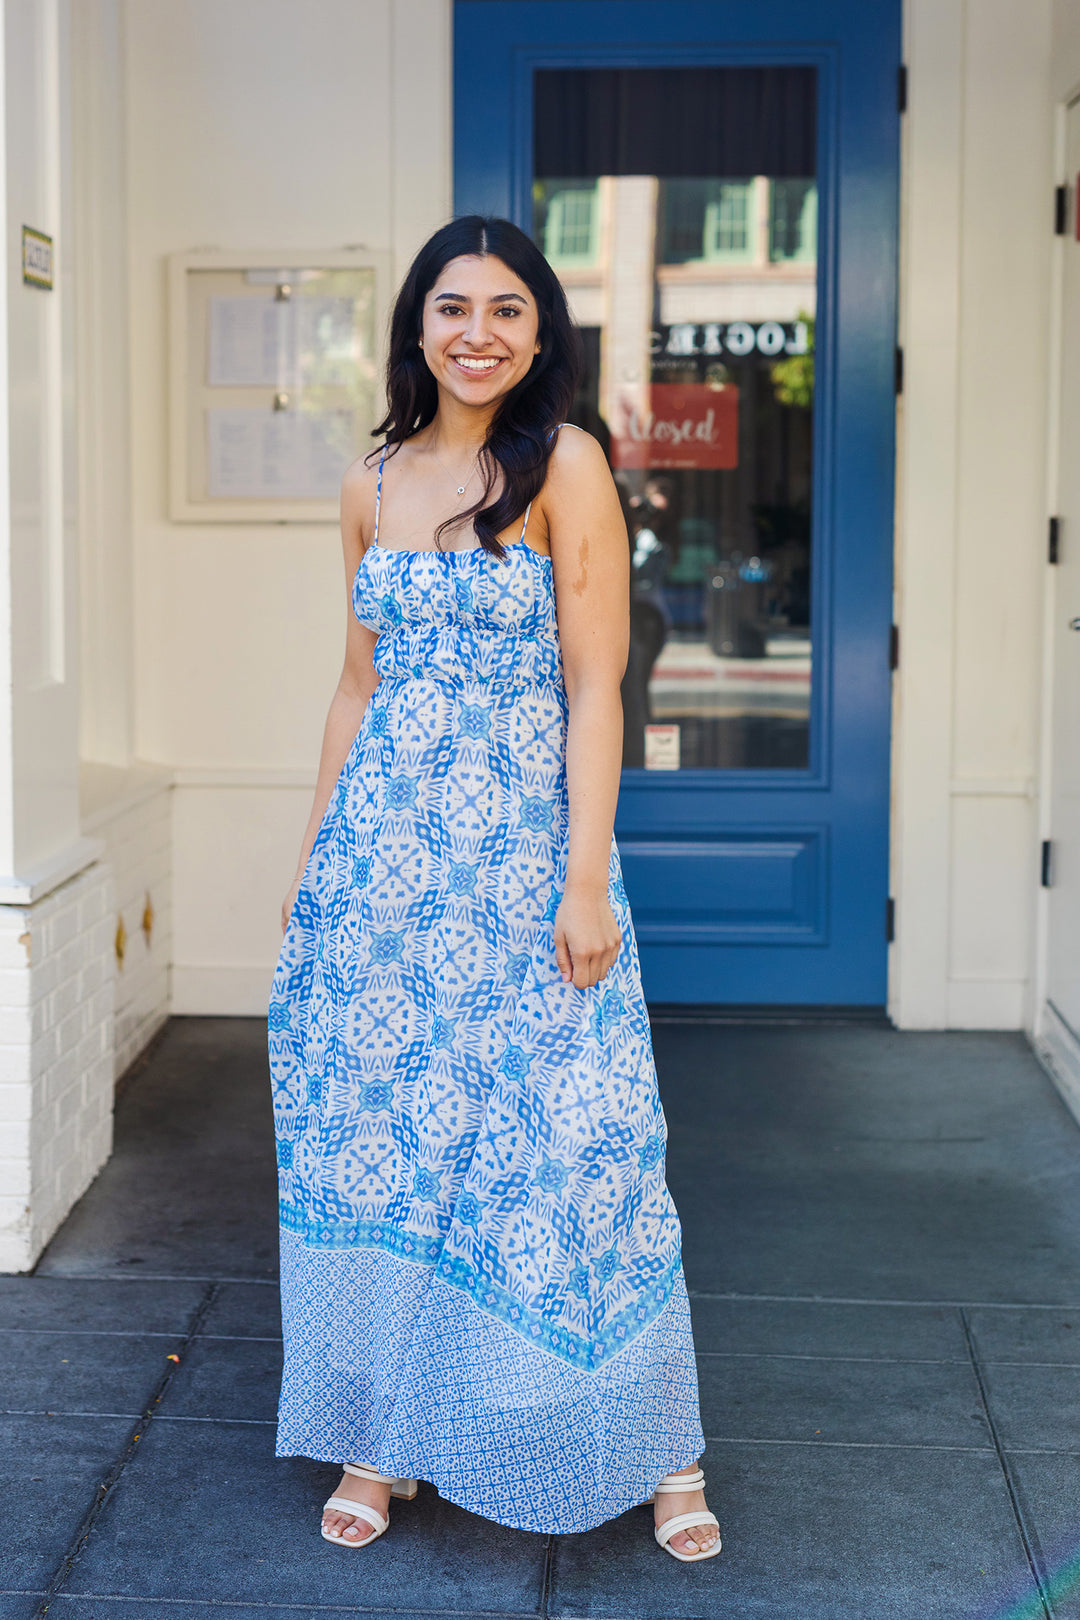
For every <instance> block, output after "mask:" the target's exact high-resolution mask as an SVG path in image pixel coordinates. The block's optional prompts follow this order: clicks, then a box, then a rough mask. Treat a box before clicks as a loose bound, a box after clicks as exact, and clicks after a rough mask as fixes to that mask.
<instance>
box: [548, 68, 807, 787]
mask: <svg viewBox="0 0 1080 1620" xmlns="http://www.w3.org/2000/svg"><path fill="white" fill-rule="evenodd" d="M714 71H715V73H716V74H718V75H720V78H719V79H718V80H716V81H715V83H714V84H713V86H712V88H714V89H715V88H716V85H717V84H720V83H721V81H722V84H723V86H726V87H727V95H728V102H729V103H730V106H731V111H732V116H731V118H730V119H729V120H728V124H729V125H730V131H731V132H730V133H728V134H725V133H724V130H723V129H721V130H720V132H719V134H717V135H716V137H715V139H714V141H713V147H714V151H713V155H712V158H711V159H710V158H709V154H708V152H706V153H704V155H703V153H702V151H701V150H700V146H701V143H700V142H699V143H698V147H697V148H694V149H693V150H691V148H690V146H689V145H688V144H687V140H682V139H680V138H679V136H678V132H676V134H675V135H674V136H673V134H672V131H671V128H669V127H668V128H665V120H669V121H670V120H671V119H673V118H675V117H676V115H677V108H678V103H679V100H680V81H679V75H678V72H677V71H674V70H663V72H662V73H658V74H656V75H650V73H649V71H648V70H628V71H627V72H626V73H623V74H611V73H605V74H598V73H594V72H592V71H591V70H582V71H581V73H579V74H574V73H570V72H560V73H557V74H556V73H551V74H545V73H541V74H538V76H537V80H538V83H537V125H538V130H539V135H538V142H537V163H536V173H537V178H536V181H535V184H534V192H533V204H534V213H533V229H534V233H535V236H536V239H537V241H538V242H540V244H541V246H542V247H543V249H544V252H545V254H546V255H547V257H548V259H549V260H550V262H551V263H552V265H553V266H554V267H555V269H556V270H557V271H558V273H559V275H560V277H561V279H562V280H563V283H564V285H565V287H566V289H567V293H568V296H569V298H570V302H571V306H572V308H573V310H574V313H575V316H576V318H577V320H578V323H579V325H580V326H581V327H582V330H583V335H584V338H585V343H586V352H587V355H588V360H589V366H588V376H587V378H586V384H585V388H584V391H583V394H582V397H581V399H580V400H579V402H578V409H577V411H576V420H577V421H579V422H580V423H581V425H582V426H584V427H588V428H589V429H590V430H591V431H593V432H594V433H596V434H597V436H598V437H599V438H600V439H601V441H602V442H603V443H604V444H605V447H606V448H607V451H608V455H609V459H610V461H611V465H612V468H613V471H614V473H615V478H616V482H617V484H618V486H619V489H620V494H621V497H622V501H623V508H624V512H625V515H626V519H627V527H628V534H629V540H630V546H631V562H632V579H633V595H632V604H631V643H632V645H631V653H630V661H629V666H628V669H627V674H626V678H625V680H624V683H623V700H624V710H625V745H624V763H625V764H627V765H646V766H651V767H655V768H657V769H671V768H675V767H678V768H682V769H685V768H687V767H694V766H706V767H708V766H712V767H774V768H775V767H787V768H804V767H805V766H806V764H807V762H808V752H809V710H810V691H811V669H812V658H811V630H810V624H811V601H810V546H811V507H812V478H811V467H812V406H813V387H814V373H813V365H814V361H813V352H814V315H815V310H816V276H817V187H816V183H815V178H814V173H813V116H812V111H813V109H812V98H813V92H814V85H813V75H812V74H810V73H808V72H807V70H768V71H766V70H760V69H744V70H735V69H725V70H714ZM685 72H686V73H687V74H688V75H690V76H691V77H692V79H693V81H694V82H693V84H692V85H690V84H689V81H688V83H687V87H686V88H687V93H688V95H689V96H690V99H691V100H693V98H694V97H695V96H696V97H698V99H699V100H700V99H701V98H702V97H703V96H704V95H706V93H707V92H708V91H709V89H710V85H709V84H708V83H706V82H705V79H703V75H702V73H701V71H700V70H685ZM785 74H786V75H787V77H786V78H785ZM740 75H745V76H749V77H747V78H740ZM705 77H706V78H707V75H706V76H705ZM545 80H547V81H551V82H550V83H548V84H547V85H545V82H544V81H545ZM577 80H585V81H589V80H595V81H600V80H602V81H603V83H602V84H600V86H599V90H597V87H596V85H595V84H594V86H593V89H594V91H596V93H597V94H599V93H600V92H601V91H602V92H603V94H604V95H607V97H608V100H609V102H610V104H611V106H612V107H615V108H617V106H618V105H620V104H622V105H624V106H626V107H628V108H632V109H633V111H634V113H635V122H634V123H633V124H631V123H629V122H628V123H627V124H626V128H627V130H628V131H629V132H630V133H628V135H627V144H628V147H630V148H632V150H628V151H627V152H626V153H624V154H623V155H622V158H621V157H620V152H619V150H618V142H616V143H615V145H614V146H613V145H612V137H611V134H610V129H609V127H608V126H605V125H604V124H603V122H602V120H601V119H600V117H599V113H600V112H602V111H603V107H602V106H600V107H595V106H593V105H592V103H590V102H589V101H588V98H587V87H585V88H583V87H582V85H581V84H580V83H577V82H574V81H577ZM647 80H652V81H655V82H651V83H649V84H647V83H646V81H647ZM751 80H752V81H753V82H752V83H751V82H750V81H751ZM624 81H630V82H629V85H627V83H625V82H624ZM661 81H662V82H661ZM545 95H546V97H547V102H546V103H545ZM785 96H789V98H790V97H794V98H795V102H796V103H797V105H794V104H792V103H791V102H790V99H789V101H788V102H787V103H785ZM583 98H584V99H583ZM702 105H703V106H704V102H703V103H702ZM740 106H741V107H742V108H743V109H744V116H741V117H739V118H736V116H735V114H736V113H738V112H739V107H740ZM581 108H585V109H587V110H588V111H589V112H590V114H591V117H590V118H586V117H585V116H584V114H583V113H581V115H580V116H575V110H577V111H578V112H579V113H580V109H581ZM747 108H748V109H749V111H746V109H747ZM785 109H786V110H785ZM560 115H561V116H560ZM650 115H651V117H652V120H653V126H654V128H653V134H654V137H655V138H654V139H653V141H652V147H653V148H654V149H655V150H654V151H653V154H652V155H653V156H654V158H655V159H656V161H655V162H654V165H653V168H654V170H655V172H640V170H639V171H638V172H629V163H630V160H633V161H634V162H636V163H640V162H641V161H642V158H643V157H644V156H646V155H648V152H649V146H650V141H649V128H648V127H646V128H645V129H644V130H643V128H642V121H644V123H645V125H646V126H648V124H649V117H650ZM755 118H756V120H757V123H756V126H755V124H754V119H755ZM778 118H781V119H786V122H785V124H784V130H783V131H781V136H782V138H779V139H778V138H777V136H776V132H775V129H774V125H775V122H776V120H777V119H778ZM616 122H617V120H616ZM682 122H683V124H684V125H685V124H686V123H687V120H686V119H685V117H684V118H683V120H682ZM579 126H580V129H579ZM725 127H726V126H725ZM755 128H756V134H755ZM545 130H547V131H548V132H549V133H548V134H546V135H545V133H544V132H545ZM748 130H749V133H748ZM575 131H578V133H577V134H575ZM706 144H707V143H706ZM601 147H602V148H603V150H602V151H601V150H600V148H601ZM590 155H591V156H592V157H593V159H594V160H595V159H596V158H598V157H603V158H604V159H605V160H606V161H607V162H609V163H610V166H611V167H612V168H614V169H621V170H622V171H623V172H605V173H595V172H594V173H591V174H590V173H588V172H587V171H586V167H585V165H586V160H588V159H589V157H590ZM766 156H767V157H768V158H769V161H770V164H771V167H770V168H768V169H766V168H765V167H764V165H761V166H760V167H759V166H756V165H754V164H753V163H752V162H746V160H747V159H751V160H752V159H753V158H755V157H766ZM729 157H735V158H736V159H742V160H743V161H744V162H746V167H745V169H742V170H741V171H739V170H735V169H734V166H733V165H732V166H731V168H730V169H728V163H727V159H728V158H729ZM623 158H625V160H626V161H625V162H624V161H623ZM691 160H692V161H691ZM708 161H712V162H713V163H714V167H713V169H712V172H704V173H703V172H701V171H702V168H703V167H707V162H708ZM679 168H682V170H683V172H677V170H678V169H679ZM725 169H728V172H725ZM545 170H546V172H545Z"/></svg>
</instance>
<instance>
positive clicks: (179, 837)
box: [123, 0, 1073, 1027]
mask: <svg viewBox="0 0 1080 1620" xmlns="http://www.w3.org/2000/svg"><path fill="white" fill-rule="evenodd" d="M1066 9H1067V8H1066ZM449 11H450V0H360V3H356V0H318V3H317V4H310V3H309V4H308V5H305V6H303V7H298V6H296V5H295V4H294V3H293V0H227V3H226V4H221V3H219V0H127V3H126V4H125V6H124V9H123V20H124V48H125V56H126V83H127V101H126V109H125V117H126V124H127V131H126V138H127V151H128V170H127V209H128V229H129V256H128V265H127V272H128V279H129V288H130V307H131V324H130V349H131V371H130V376H131V404H132V420H133V424H134V426H133V433H132V484H131V488H132V521H133V534H134V624H135V639H134V654H133V668H134V675H135V679H134V699H133V706H134V719H133V726H134V751H135V753H136V754H137V755H138V756H139V757H140V758H142V759H144V760H149V761H157V762H160V763H161V764H162V765H163V766H165V767H168V768H169V769H173V770H175V773H176V784H177V785H176V787H175V789H174V790H173V798H174V816H173V828H174V837H175V847H174V894H175V908H174V912H175V951H174V961H175V968H174V975H173V985H174V1007H175V1008H176V1010H178V1011H186V1012H248V1013H255V1014H258V1013H261V1012H262V1010H263V1007H264V1002H265V994H266V989H267V985H268V979H269V973H270V969H271V967H272V963H273V960H274V957H275V955H276V950H277V942H278V931H277V911H278V905H279V901H280V896H281V891H282V889H283V888H284V886H285V884H286V883H287V881H288V878H289V876H290V874H291V871H292V868H293V865H294V862H295V855H296V848H297V844H298V840H299V835H300V830H301V827H302V824H303V821H304V819H305V813H306V805H307V802H308V794H309V791H310V786H311V783H312V781H313V774H314V766H315V761H316V756H317V751H318V745H319V737H320V733H321V724H322V718H323V715H324V712H325V707H326V703H327V700H328V698H329V695H330V692H331V689H332V687H333V683H334V681H335V679H336V675H337V670H338V663H339V657H340V652H339V649H340V645H341V639H342V634H343V622H342V621H343V617H344V613H345V611H346V605H345V601H344V589H343V581H342V578H341V563H340V549H339V540H338V536H337V533H336V530H335V529H334V528H332V527H331V526H310V527H300V526H289V527H279V528H274V527H266V526H246V525H234V524H230V525H222V526H219V527H212V526H208V525H201V524H200V525H178V524H173V523H171V522H170V521H169V520H168V518H167V517H166V514H165V484H166V467H165V460H164V455H165V445H166V423H165V387H164V383H165V378H164V356H165V331H164V316H165V304H164V290H165V287H164V259H165V255H167V254H168V253H170V252H173V251H176V250H181V249H189V250H190V249H195V248H200V247H228V248H245V247H247V248H279V247H281V248H288V247H293V248H297V249H301V248H302V249H312V248H319V247H330V246H338V245H342V244H346V243H358V242H364V243H367V244H368V245H370V246H373V247H389V248H390V249H391V250H392V253H393V256H394V274H395V277H397V276H399V275H400V274H401V272H402V271H403V269H404V267H405V264H406V262H407V259H408V256H409V254H410V252H411V251H412V249H413V248H414V247H415V246H416V245H417V244H418V242H419V241H420V240H421V239H422V238H423V236H424V235H425V234H426V233H427V232H428V231H429V230H430V229H431V228H433V227H434V226H435V225H436V224H437V223H438V222H439V221H440V220H441V219H442V218H444V217H445V216H446V215H447V213H448V212H449V207H450V190H449V161H450V121H449V120H450V109H449V97H450V27H449V21H450V19H449ZM1063 16H1064V9H1063V8H1061V7H1059V16H1058V23H1057V29H1058V36H1059V46H1058V50H1059V52H1060V48H1061V47H1060V40H1061V39H1063V38H1064V37H1065V35H1066V34H1067V33H1068V29H1067V28H1065V24H1064V22H1063V21H1062V18H1063ZM1069 26H1070V27H1072V26H1073V23H1072V22H1070V24H1069ZM906 30H907V39H906V57H907V61H908V63H909V68H910V89H911V103H910V111H909V114H908V116H907V118H906V120H905V135H904V140H905V167H904V201H903V209H904V219H903V247H902V252H903V259H902V337H903V342H904V345H905V349H906V356H907V368H906V379H907V386H906V392H905V396H904V399H903V402H902V406H901V431H900V480H899V500H898V509H899V519H898V552H897V612H898V616H899V621H900V624H901V629H902V649H903V651H902V663H901V669H900V672H899V676H898V681H897V700H896V724H895V732H894V735H895V770H894V820H893V852H894V888H893V892H894V894H895V895H896V896H897V901H898V905H897V923H898V940H897V944H896V946H895V947H894V950H893V955H892V971H891V988H890V1007H891V1011H892V1014H893V1016H894V1018H895V1019H896V1021H897V1022H898V1023H900V1024H901V1025H904V1026H909V1027H964V1026H967V1027H974V1026H981V1027H1019V1026H1021V1025H1022V1024H1023V1023H1024V1022H1025V1020H1027V1019H1029V1018H1030V1013H1031V1006H1030V1001H1031V983H1032V959H1033V916H1034V899H1033V896H1034V893H1035V889H1036V886H1037V847H1038V836H1037V832H1038V829H1037V817H1036V800H1035V794H1036V782H1037V754H1038V707H1039V696H1038V686H1039V670H1040V647H1041V634H1042V632H1041V621H1040V613H1041V599H1042V589H1043V572H1044V568H1045V562H1044V558H1045V519H1046V502H1045V494H1044V466H1045V431H1046V394H1047V387H1046V376H1047V341H1048V338H1047V334H1048V311H1049V297H1048V285H1049V283H1048V266H1049V251H1050V236H1049V230H1048V220H1049V212H1050V210H1049V202H1048V184H1049V182H1048V176H1049V174H1050V156H1051V135H1052V117H1051V62H1052V49H1051V39H1052V0H1024V3H1023V4H1019V3H1018V0H908V5H907V13H906ZM1063 30H1064V33H1063Z"/></svg>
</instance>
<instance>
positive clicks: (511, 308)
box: [499, 304, 521, 315]
mask: <svg viewBox="0 0 1080 1620" xmlns="http://www.w3.org/2000/svg"><path fill="white" fill-rule="evenodd" d="M499 314H500V315H520V314H521V311H520V310H519V309H518V308H517V306H516V304H507V305H506V308H505V309H500V311H499Z"/></svg>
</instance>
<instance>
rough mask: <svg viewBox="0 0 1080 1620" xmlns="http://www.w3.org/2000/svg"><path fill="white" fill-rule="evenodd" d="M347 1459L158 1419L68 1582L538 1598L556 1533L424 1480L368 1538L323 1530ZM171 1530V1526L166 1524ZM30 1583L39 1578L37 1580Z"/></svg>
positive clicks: (282, 1595) (485, 1606) (243, 1431)
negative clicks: (508, 1518) (499, 1519)
mask: <svg viewBox="0 0 1080 1620" xmlns="http://www.w3.org/2000/svg"><path fill="white" fill-rule="evenodd" d="M339 1478H340V1471H339V1470H337V1469H335V1468H329V1467H327V1466H326V1465H325V1464H323V1463H312V1462H307V1461H303V1460H299V1459H292V1458H289V1459H276V1458H275V1457H274V1456H273V1431H272V1430H271V1429H269V1428H263V1427H261V1426H248V1425H244V1424H235V1423H166V1422H155V1423H154V1424H153V1425H152V1426H151V1428H150V1429H149V1431H148V1432H147V1435H146V1437H145V1439H144V1440H143V1441H142V1442H141V1443H140V1445H139V1447H138V1450H137V1452H136V1454H135V1456H134V1458H133V1459H132V1461H131V1462H130V1463H129V1465H128V1467H127V1468H126V1469H125V1471H124V1474H123V1476H122V1477H121V1479H120V1481H119V1483H118V1484H117V1486H116V1489H115V1491H114V1492H113V1494H112V1496H111V1497H110V1499H109V1501H108V1502H107V1503H106V1505H105V1507H104V1508H103V1510H102V1512H101V1515H100V1517H99V1519H98V1521H97V1524H96V1527H95V1529H94V1532H93V1534H92V1536H91V1537H90V1540H89V1542H88V1544H87V1546H86V1550H85V1551H84V1553H83V1555H82V1557H81V1558H80V1559H79V1561H78V1563H77V1564H76V1565H75V1567H74V1569H73V1570H72V1573H71V1578H70V1580H69V1581H68V1583H67V1587H66V1590H67V1591H68V1592H71V1593H82V1594H84V1595H86V1594H88V1593H91V1592H103V1593H111V1594H113V1595H116V1596H121V1597H140V1598H155V1599H163V1598H170V1599H176V1600H177V1601H184V1602H193V1603H194V1602H203V1603H206V1602H211V1601H214V1602H219V1603H220V1602H234V1603H235V1602H240V1603H255V1604H270V1605H274V1604H279V1605H280V1604H282V1603H285V1604H288V1603H289V1602H293V1603H295V1604H302V1603H306V1602H312V1601H314V1602H316V1603H318V1604H320V1605H329V1606H331V1607H332V1606H334V1605H335V1604H336V1605H339V1606H343V1607H346V1608H348V1607H350V1606H353V1607H360V1608H363V1607H365V1606H366V1607H368V1608H373V1609H379V1608H383V1609H385V1608H387V1607H392V1608H396V1609H404V1610H406V1611H408V1610H409V1609H418V1610H421V1611H422V1610H424V1609H431V1608H435V1609H436V1610H439V1609H442V1610H457V1611H461V1612H463V1613H466V1614H469V1613H473V1612H478V1613H489V1614H490V1613H492V1612H494V1613H509V1614H521V1615H534V1614H538V1613H539V1611H540V1604H541V1593H542V1589H543V1576H544V1565H545V1553H546V1547H547V1538H546V1537H544V1536H539V1535H531V1534H529V1533H528V1532H526V1531H520V1530H507V1529H504V1528H503V1527H502V1526H501V1525H497V1524H493V1523H492V1522H491V1521H490V1520H487V1519H483V1518H480V1517H479V1516H477V1515H476V1514H472V1513H467V1512H466V1511H465V1510H464V1509H462V1508H459V1507H455V1506H454V1505H453V1504H452V1503H449V1502H446V1501H443V1500H442V1498H440V1497H439V1496H438V1495H437V1494H436V1492H435V1491H434V1490H433V1489H432V1487H431V1486H429V1485H424V1484H422V1485H421V1487H420V1494H419V1495H418V1496H417V1498H416V1500H415V1501H413V1502H395V1503H393V1505H392V1507H391V1519H392V1523H391V1527H390V1530H389V1531H388V1532H387V1534H386V1535H385V1536H383V1537H381V1538H380V1540H379V1541H378V1542H376V1543H373V1544H372V1545H371V1546H370V1547H364V1548H361V1549H358V1550H356V1551H352V1550H350V1549H348V1548H343V1547H338V1546H334V1545H333V1544H332V1543H330V1542H328V1541H324V1540H323V1539H322V1537H321V1536H320V1534H319V1521H320V1518H321V1511H320V1510H321V1507H322V1503H323V1502H324V1501H325V1500H326V1498H327V1497H328V1496H329V1495H330V1494H331V1492H332V1491H333V1488H334V1487H335V1486H336V1484H337V1482H338V1479H339ZM163 1524H166V1525H167V1526H168V1535H167V1536H164V1537H163V1536H162V1525H163ZM28 1584H29V1583H28Z"/></svg>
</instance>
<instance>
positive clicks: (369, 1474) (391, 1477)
mask: <svg viewBox="0 0 1080 1620" xmlns="http://www.w3.org/2000/svg"><path fill="white" fill-rule="evenodd" d="M341 1466H342V1468H343V1469H344V1470H345V1472H346V1473H347V1474H355V1475H356V1477H357V1479H368V1480H371V1481H372V1482H373V1483H374V1484H376V1485H396V1484H397V1475H396V1474H380V1473H379V1470H378V1469H377V1468H367V1467H366V1466H365V1465H364V1464H363V1463H342V1465H341Z"/></svg>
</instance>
